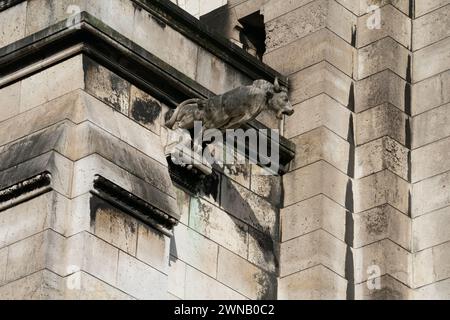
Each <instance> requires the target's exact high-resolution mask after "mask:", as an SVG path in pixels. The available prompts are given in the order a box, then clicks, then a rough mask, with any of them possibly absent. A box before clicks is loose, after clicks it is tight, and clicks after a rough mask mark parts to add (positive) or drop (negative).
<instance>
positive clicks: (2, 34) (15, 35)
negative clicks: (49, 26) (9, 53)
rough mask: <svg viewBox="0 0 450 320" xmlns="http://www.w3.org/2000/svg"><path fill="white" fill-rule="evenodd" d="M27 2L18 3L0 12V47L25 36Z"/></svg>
mask: <svg viewBox="0 0 450 320" xmlns="http://www.w3.org/2000/svg"><path fill="white" fill-rule="evenodd" d="M27 4H28V2H22V3H18V4H16V5H14V6H12V7H10V8H9V9H6V10H4V11H2V12H0V21H1V23H0V48H3V47H5V46H7V45H9V44H11V43H13V42H16V41H18V40H20V39H22V38H23V37H24V36H25V24H26V17H27Z"/></svg>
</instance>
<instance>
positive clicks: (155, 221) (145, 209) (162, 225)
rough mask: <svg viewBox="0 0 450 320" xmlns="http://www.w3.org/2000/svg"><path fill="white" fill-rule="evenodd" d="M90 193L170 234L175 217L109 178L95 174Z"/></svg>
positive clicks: (174, 223)
mask: <svg viewBox="0 0 450 320" xmlns="http://www.w3.org/2000/svg"><path fill="white" fill-rule="evenodd" d="M91 193H92V194H94V195H96V196H98V197H100V198H102V199H103V200H105V201H107V202H109V203H111V204H112V205H114V206H116V207H118V208H119V209H121V210H123V211H125V212H127V213H128V214H130V215H132V216H134V217H135V218H137V219H139V220H141V221H143V222H145V223H146V224H149V225H151V226H152V227H154V228H156V229H157V230H159V231H161V232H162V233H163V234H165V235H167V236H170V235H171V230H172V228H173V227H174V226H175V225H176V224H177V223H178V221H177V220H176V219H174V218H173V217H171V216H169V215H168V214H166V213H165V212H163V211H161V210H159V209H158V208H156V207H155V206H153V205H151V204H150V203H148V202H146V201H145V200H143V199H140V198H139V197H137V196H135V195H133V194H132V193H131V192H129V191H127V190H125V189H123V188H121V187H120V186H118V185H116V184H114V183H113V182H111V181H110V180H108V179H106V178H104V177H102V176H100V175H96V176H95V178H94V183H93V189H92V190H91Z"/></svg>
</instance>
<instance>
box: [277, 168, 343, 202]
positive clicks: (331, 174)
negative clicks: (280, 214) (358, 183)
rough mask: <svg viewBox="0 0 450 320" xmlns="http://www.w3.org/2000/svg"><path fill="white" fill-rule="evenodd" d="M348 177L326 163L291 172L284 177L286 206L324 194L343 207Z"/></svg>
mask: <svg viewBox="0 0 450 320" xmlns="http://www.w3.org/2000/svg"><path fill="white" fill-rule="evenodd" d="M348 181H349V180H348V177H347V176H346V175H345V174H344V173H342V172H340V171H339V170H337V169H336V168H334V167H333V166H331V165H329V164H328V163H326V162H324V161H319V162H316V163H314V164H312V165H309V166H307V167H304V168H302V169H297V170H295V171H293V172H289V173H288V174H286V175H285V176H284V180H283V186H284V190H285V197H284V205H285V206H289V205H292V204H295V203H297V202H300V201H303V200H306V199H308V198H311V197H313V196H316V195H318V194H324V195H325V196H327V197H329V198H330V199H331V200H333V201H335V202H337V203H338V204H340V205H341V206H345V205H346V194H347V192H346V189H347V184H348Z"/></svg>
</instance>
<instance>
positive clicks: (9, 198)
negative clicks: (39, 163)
mask: <svg viewBox="0 0 450 320" xmlns="http://www.w3.org/2000/svg"><path fill="white" fill-rule="evenodd" d="M51 182H52V176H51V174H50V173H49V172H43V173H40V174H38V175H36V176H34V177H31V178H29V179H26V180H23V181H20V182H18V183H16V184H14V185H11V186H8V187H6V188H3V189H1V190H0V211H3V210H6V209H8V208H10V207H13V206H15V205H17V204H19V203H21V202H24V201H27V200H30V199H32V198H35V197H37V196H39V195H41V194H43V193H46V192H47V191H50V190H51Z"/></svg>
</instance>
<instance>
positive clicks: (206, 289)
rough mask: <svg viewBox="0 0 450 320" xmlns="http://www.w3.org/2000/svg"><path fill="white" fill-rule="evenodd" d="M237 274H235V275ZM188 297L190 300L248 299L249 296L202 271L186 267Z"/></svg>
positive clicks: (186, 295)
mask: <svg viewBox="0 0 450 320" xmlns="http://www.w3.org/2000/svg"><path fill="white" fill-rule="evenodd" d="M234 276H235V275H233V277H234ZM185 291H186V294H185V297H186V299H189V300H247V299H248V298H246V297H244V296H243V295H241V294H239V293H238V292H236V291H234V290H232V289H231V288H229V287H227V286H225V285H224V284H222V283H220V282H219V281H217V280H215V279H213V278H211V277H209V276H207V275H206V274H204V273H201V272H200V271H198V270H196V269H194V268H191V267H190V266H187V268H186V290H185Z"/></svg>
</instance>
